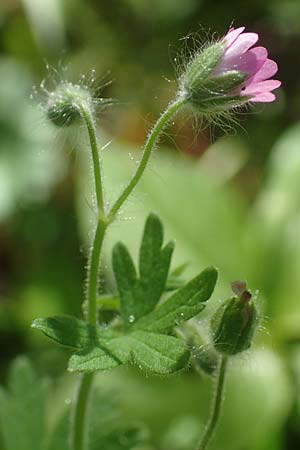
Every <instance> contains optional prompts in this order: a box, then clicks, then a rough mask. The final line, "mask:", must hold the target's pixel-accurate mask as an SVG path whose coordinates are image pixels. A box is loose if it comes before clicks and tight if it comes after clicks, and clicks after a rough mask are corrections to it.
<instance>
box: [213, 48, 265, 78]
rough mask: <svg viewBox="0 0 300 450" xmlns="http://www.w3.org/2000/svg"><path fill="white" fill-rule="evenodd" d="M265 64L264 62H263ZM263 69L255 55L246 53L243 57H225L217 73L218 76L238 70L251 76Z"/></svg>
mask: <svg viewBox="0 0 300 450" xmlns="http://www.w3.org/2000/svg"><path fill="white" fill-rule="evenodd" d="M262 64H263V62H262ZM260 67H261V63H260V61H258V60H257V57H256V55H255V54H253V53H250V51H249V52H246V53H243V54H242V55H238V56H234V57H232V58H227V57H226V56H225V57H223V59H222V60H221V62H220V64H219V65H218V67H217V70H216V71H215V72H216V73H215V74H216V75H220V74H221V73H224V72H227V71H230V70H238V71H240V72H245V73H247V74H249V75H254V74H255V73H256V72H257V71H258V70H259V69H260Z"/></svg>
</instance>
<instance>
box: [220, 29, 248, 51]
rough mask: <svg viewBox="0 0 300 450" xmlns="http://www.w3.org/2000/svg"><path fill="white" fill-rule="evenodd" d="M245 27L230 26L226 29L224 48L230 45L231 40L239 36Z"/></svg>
mask: <svg viewBox="0 0 300 450" xmlns="http://www.w3.org/2000/svg"><path fill="white" fill-rule="evenodd" d="M244 29H245V27H240V28H237V29H234V28H230V30H229V31H228V33H227V34H226V36H225V38H224V39H225V40H226V44H227V45H226V48H229V47H230V46H231V44H233V42H234V41H235V40H236V39H237V38H238V37H239V35H240V34H241V33H242V32H243V31H244Z"/></svg>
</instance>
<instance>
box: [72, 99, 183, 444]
mask: <svg viewBox="0 0 300 450" xmlns="http://www.w3.org/2000/svg"><path fill="white" fill-rule="evenodd" d="M185 103H186V100H183V99H177V100H175V101H174V102H173V103H171V104H170V105H169V106H168V108H167V109H166V111H165V112H164V113H163V114H162V115H161V116H160V118H159V119H158V121H157V122H156V124H155V125H154V127H153V129H152V131H151V132H150V134H149V136H148V139H147V141H146V144H145V146H144V150H143V156H142V159H141V161H140V164H139V166H138V168H137V170H136V172H135V174H134V175H133V177H132V179H131V181H130V182H129V183H128V185H127V186H126V188H125V189H124V191H123V192H122V194H121V195H120V197H119V198H118V200H117V201H116V202H115V204H114V205H113V206H112V208H111V210H110V212H109V214H108V215H107V216H106V215H105V211H104V201H103V187H102V179H101V170H100V163H99V154H98V145H97V137H96V130H95V124H94V119H93V116H92V114H91V112H90V110H89V109H88V108H86V107H84V106H82V107H81V113H82V118H83V120H84V121H85V124H86V127H87V131H88V134H89V139H90V146H91V151H92V157H93V167H94V178H95V188H96V197H97V205H98V223H97V228H96V233H95V237H94V242H93V246H92V251H91V257H90V265H89V272H88V299H87V300H88V316H87V319H88V322H89V323H90V324H91V325H96V324H97V293H98V275H99V265H100V254H101V249H102V244H103V240H104V236H105V232H106V229H107V227H108V225H109V223H111V222H112V220H113V219H114V218H115V216H116V214H117V212H118V211H119V209H120V207H121V206H122V205H123V203H124V202H125V200H126V199H127V197H128V196H129V195H130V193H131V192H132V190H133V189H134V188H135V186H136V185H137V183H138V182H139V180H140V178H141V176H142V175H143V173H144V170H145V168H146V166H147V163H148V160H149V157H150V154H151V151H152V150H153V148H154V146H155V144H156V142H157V140H158V138H159V136H160V134H161V133H162V131H163V130H164V129H165V127H166V126H167V125H168V123H169V121H170V120H171V118H172V117H173V116H174V115H175V114H176V113H177V112H178V110H179V109H180V108H181V107H182V106H183V105H184V104H185ZM92 381H93V374H84V375H82V376H81V379H80V384H79V388H78V392H77V397H76V402H75V404H74V413H73V422H72V427H71V448H72V450H86V449H87V438H88V429H87V419H88V401H89V394H90V390H91V387H92Z"/></svg>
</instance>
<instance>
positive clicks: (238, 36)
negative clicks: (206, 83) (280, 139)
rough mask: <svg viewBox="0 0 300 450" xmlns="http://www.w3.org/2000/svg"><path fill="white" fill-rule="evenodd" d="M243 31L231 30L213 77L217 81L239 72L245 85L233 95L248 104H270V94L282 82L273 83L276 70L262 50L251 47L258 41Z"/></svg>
mask: <svg viewBox="0 0 300 450" xmlns="http://www.w3.org/2000/svg"><path fill="white" fill-rule="evenodd" d="M244 30H245V27H240V28H237V29H234V28H231V29H230V30H229V31H228V33H227V34H226V36H225V37H224V40H223V42H225V44H226V46H225V50H224V53H223V55H222V57H221V59H220V61H219V63H218V64H217V66H216V68H215V69H214V71H213V74H212V76H214V77H216V76H217V77H219V76H222V75H225V74H227V73H228V72H231V71H238V72H242V73H244V74H245V75H247V78H246V79H245V81H244V82H243V83H242V84H241V85H239V86H238V87H237V88H236V89H235V90H234V91H233V92H232V94H233V95H239V96H241V97H243V96H247V97H248V101H251V102H273V101H274V100H275V99H276V97H275V95H274V94H273V92H272V91H273V90H274V89H277V88H278V87H279V86H280V85H281V82H280V81H278V80H273V79H272V77H273V76H274V75H275V74H276V73H277V71H278V66H277V64H276V62H275V61H273V60H272V59H269V58H268V52H267V50H266V49H265V48H264V47H253V46H254V45H255V44H256V42H257V41H258V35H257V34H256V33H244Z"/></svg>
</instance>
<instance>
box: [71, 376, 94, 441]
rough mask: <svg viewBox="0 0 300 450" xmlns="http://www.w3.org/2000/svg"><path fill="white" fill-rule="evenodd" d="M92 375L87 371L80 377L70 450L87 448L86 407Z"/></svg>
mask: <svg viewBox="0 0 300 450" xmlns="http://www.w3.org/2000/svg"><path fill="white" fill-rule="evenodd" d="M93 376H94V374H93V373H88V374H83V375H81V377H80V381H79V386H78V390H77V395H76V399H75V405H74V410H73V417H72V426H71V449H72V450H83V449H86V448H87V434H88V433H87V429H86V424H87V416H88V415H87V413H88V411H87V409H88V403H89V394H90V391H91V386H92V381H93Z"/></svg>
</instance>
